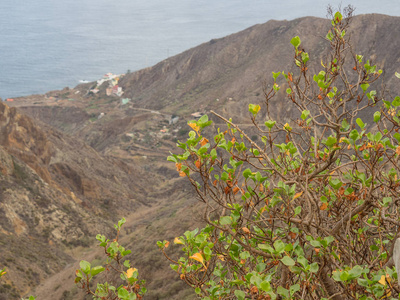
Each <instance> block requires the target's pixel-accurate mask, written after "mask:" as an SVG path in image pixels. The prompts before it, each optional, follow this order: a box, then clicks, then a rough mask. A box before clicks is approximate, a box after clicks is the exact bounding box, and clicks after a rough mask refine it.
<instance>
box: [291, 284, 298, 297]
mask: <svg viewBox="0 0 400 300" xmlns="http://www.w3.org/2000/svg"><path fill="white" fill-rule="evenodd" d="M289 290H290V295H292V296H293V295H294V293H296V292H297V291H300V284H294V285H291V286H290V288H289Z"/></svg>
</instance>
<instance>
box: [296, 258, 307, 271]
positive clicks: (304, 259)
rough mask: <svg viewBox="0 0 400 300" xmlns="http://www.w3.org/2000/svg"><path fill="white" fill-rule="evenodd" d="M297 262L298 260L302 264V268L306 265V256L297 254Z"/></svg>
mask: <svg viewBox="0 0 400 300" xmlns="http://www.w3.org/2000/svg"><path fill="white" fill-rule="evenodd" d="M297 262H298V263H299V264H301V265H302V266H303V268H305V267H307V266H308V260H307V258H305V257H304V256H302V255H299V256H298V257H297Z"/></svg>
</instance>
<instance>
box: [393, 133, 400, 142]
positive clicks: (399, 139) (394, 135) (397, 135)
mask: <svg viewBox="0 0 400 300" xmlns="http://www.w3.org/2000/svg"><path fill="white" fill-rule="evenodd" d="M393 137H394V138H395V139H396V140H397V142H398V143H400V133H398V132H396V133H395V134H393Z"/></svg>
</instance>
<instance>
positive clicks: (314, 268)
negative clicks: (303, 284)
mask: <svg viewBox="0 0 400 300" xmlns="http://www.w3.org/2000/svg"><path fill="white" fill-rule="evenodd" d="M318 269H319V266H318V263H316V262H314V263H312V264H311V265H310V272H312V273H317V272H318Z"/></svg>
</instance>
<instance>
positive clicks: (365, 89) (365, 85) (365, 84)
mask: <svg viewBox="0 0 400 300" xmlns="http://www.w3.org/2000/svg"><path fill="white" fill-rule="evenodd" d="M360 87H361V88H362V90H363V92H364V93H365V92H366V91H367V89H368V88H369V84H368V83H363V84H360Z"/></svg>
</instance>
